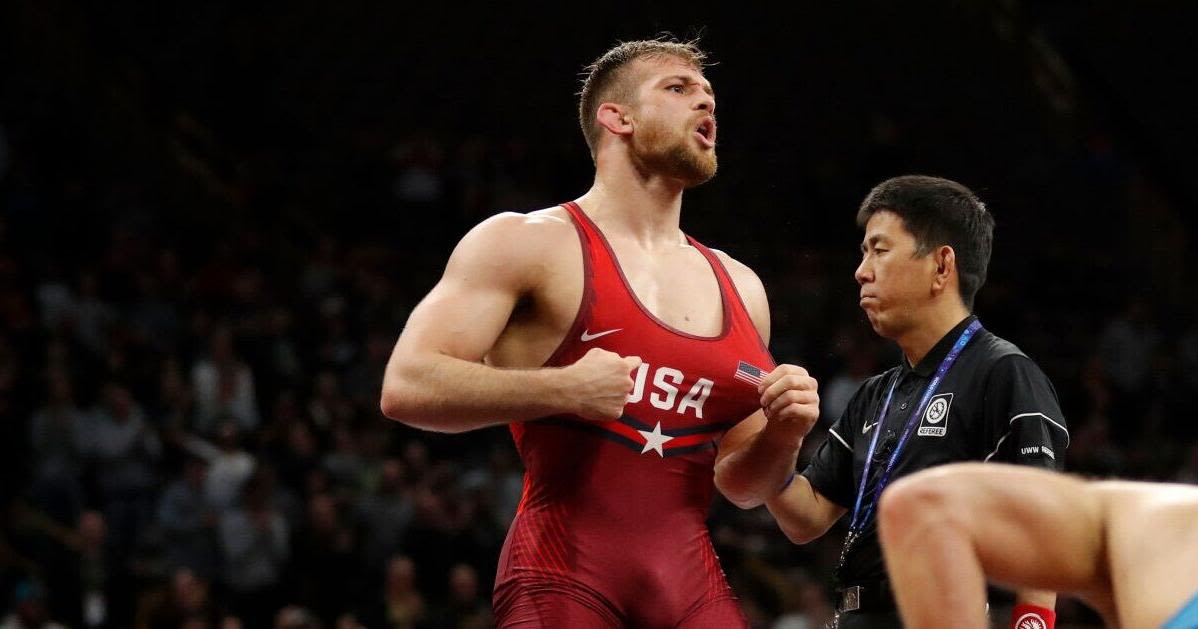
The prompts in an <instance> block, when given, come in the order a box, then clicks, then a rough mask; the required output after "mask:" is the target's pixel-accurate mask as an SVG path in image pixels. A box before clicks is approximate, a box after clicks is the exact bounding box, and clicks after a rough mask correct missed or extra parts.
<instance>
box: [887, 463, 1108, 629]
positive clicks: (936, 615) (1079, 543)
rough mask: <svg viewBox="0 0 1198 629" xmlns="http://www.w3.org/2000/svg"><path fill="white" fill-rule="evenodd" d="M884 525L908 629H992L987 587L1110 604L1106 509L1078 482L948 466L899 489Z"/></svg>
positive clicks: (1003, 468) (1023, 471)
mask: <svg viewBox="0 0 1198 629" xmlns="http://www.w3.org/2000/svg"><path fill="white" fill-rule="evenodd" d="M878 517H879V533H880V535H881V541H882V550H883V554H884V555H885V557H886V566H887V570H888V572H889V574H890V581H891V586H892V587H893V588H894V592H895V597H896V599H897V601H898V604H899V608H900V611H901V613H902V617H903V622H904V624H905V625H906V626H908V627H917V628H918V627H977V628H980V627H985V626H988V625H987V624H986V620H985V607H986V589H985V584H986V580H987V578H989V579H990V580H992V581H995V582H998V583H1003V584H1006V585H1009V586H1023V587H1033V588H1044V589H1046V590H1052V591H1064V592H1077V593H1080V594H1083V595H1088V596H1089V600H1090V601H1091V602H1099V601H1101V600H1102V599H1103V598H1104V597H1105V596H1106V595H1109V584H1108V581H1107V575H1106V573H1105V571H1104V569H1103V568H1102V566H1101V561H1102V556H1103V553H1104V552H1105V551H1104V544H1103V525H1102V516H1101V507H1100V505H1099V503H1098V501H1097V499H1096V498H1095V496H1094V494H1093V492H1090V491H1087V488H1086V485H1085V484H1084V483H1083V482H1082V481H1079V480H1077V479H1074V478H1070V477H1067V476H1064V475H1061V474H1055V473H1052V472H1045V471H1041V470H1034V469H1027V468H1023V467H1014V466H1009V465H1000V464H985V465H983V464H979V463H962V464H953V465H945V466H940V467H936V468H932V469H929V470H925V471H923V472H919V473H917V474H912V475H911V476H909V477H906V478H903V479H900V480H898V481H895V483H894V484H893V485H891V486H890V487H889V488H888V489H887V490H886V491H885V493H884V494H883V496H882V502H881V505H880V506H879V516H878ZM1032 602H1033V603H1034V604H1035V602H1034V601H1032Z"/></svg>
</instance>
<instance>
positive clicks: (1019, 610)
mask: <svg viewBox="0 0 1198 629" xmlns="http://www.w3.org/2000/svg"><path fill="white" fill-rule="evenodd" d="M1056 624H1057V613H1056V612H1055V611H1053V610H1051V609H1048V608H1045V607H1040V606H1039V605H1022V604H1021V605H1016V606H1015V611H1013V612H1011V627H1010V629H1053V627H1055V626H1056Z"/></svg>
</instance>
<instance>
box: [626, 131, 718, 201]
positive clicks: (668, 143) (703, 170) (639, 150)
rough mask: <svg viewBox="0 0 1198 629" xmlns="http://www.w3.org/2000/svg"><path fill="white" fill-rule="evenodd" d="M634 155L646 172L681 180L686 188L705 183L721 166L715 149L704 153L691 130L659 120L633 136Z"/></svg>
mask: <svg viewBox="0 0 1198 629" xmlns="http://www.w3.org/2000/svg"><path fill="white" fill-rule="evenodd" d="M692 130H693V129H692ZM632 156H633V159H634V160H636V161H637V163H638V164H639V165H640V166H641V168H642V169H644V170H646V171H648V172H651V173H653V174H655V175H661V176H663V177H669V178H671V179H677V180H679V181H681V182H682V184H683V186H684V187H686V188H693V187H695V186H697V185H699V184H702V183H705V182H706V181H708V180H709V179H711V178H712V177H714V176H715V173H716V170H717V169H718V166H719V164H718V162H717V160H716V156H715V148H714V147H713V148H710V149H706V150H704V149H702V148H700V147H699V146H697V145H696V143H695V141H694V139H693V138H692V137H691V131H690V130H682V131H681V132H680V131H678V130H675V129H670V128H669V127H667V126H666V125H665V124H663V123H662V122H660V121H658V120H650V121H647V122H646V124H644V125H642V126H641V128H640V133H638V134H636V135H634V136H633V137H632Z"/></svg>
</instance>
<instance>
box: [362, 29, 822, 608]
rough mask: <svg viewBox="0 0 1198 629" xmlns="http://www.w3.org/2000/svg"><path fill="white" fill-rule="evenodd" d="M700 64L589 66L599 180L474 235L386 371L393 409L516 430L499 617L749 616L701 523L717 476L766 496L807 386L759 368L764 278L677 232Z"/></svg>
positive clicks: (698, 145)
mask: <svg viewBox="0 0 1198 629" xmlns="http://www.w3.org/2000/svg"><path fill="white" fill-rule="evenodd" d="M703 62H704V53H703V52H702V51H701V50H699V48H697V46H695V45H694V44H693V43H678V42H674V41H666V40H653V41H640V42H628V43H622V44H620V45H618V46H616V47H614V48H612V49H611V50H609V51H608V52H606V53H605V54H604V55H602V56H601V57H600V58H599V59H598V60H597V61H596V62H595V63H594V64H592V65H591V66H589V67H588V68H587V70H586V72H587V77H586V79H585V82H584V85H583V91H582V98H581V103H580V107H579V110H580V124H581V126H582V130H583V134H584V136H585V137H586V140H587V144H588V146H589V147H590V149H591V154H592V157H593V160H594V163H595V180H594V185H593V186H592V187H591V189H590V190H589V191H587V192H586V194H584V195H583V196H581V197H580V198H578V199H577V200H575V201H574V202H570V203H563V204H562V205H560V206H557V207H553V208H549V209H545V210H539V211H535V212H530V213H528V214H516V213H503V214H498V215H496V216H493V217H491V218H489V219H487V220H486V221H483V222H482V223H481V224H479V225H478V226H476V227H475V228H474V229H473V230H471V231H470V232H469V233H468V234H467V235H466V236H465V237H464V238H463V239H462V240H461V242H460V243H459V244H458V246H457V248H456V249H455V250H454V252H453V254H452V255H451V257H450V260H449V262H448V264H447V266H446V269H445V272H444V275H443V277H442V278H441V280H440V282H439V283H438V284H437V285H436V286H435V287H434V288H433V290H432V291H431V292H430V293H429V295H428V296H427V297H425V299H424V300H423V301H422V302H421V303H420V305H419V306H417V307H416V309H415V310H414V311H413V312H412V314H411V316H410V318H409V320H408V323H407V325H406V326H405V328H404V330H403V333H402V334H401V335H400V338H399V341H398V342H397V343H396V346H395V349H394V352H393V354H392V356H391V359H390V361H389V363H388V365H387V370H386V374H385V376H384V381H383V390H382V399H381V408H382V411H383V413H384V414H385V415H386V416H387V417H390V418H392V419H396V420H399V421H402V422H404V423H406V424H409V425H411V426H414V427H417V428H421V429H425V430H433V431H441V432H462V431H467V430H474V429H478V428H484V427H487V426H495V425H503V424H507V425H508V427H509V430H510V431H511V433H512V436H513V439H514V441H515V443H516V447H517V450H518V451H519V453H520V456H521V459H522V460H523V462H524V465H525V469H526V472H525V484H524V494H523V498H522V500H521V503H520V507H519V509H518V512H517V515H516V517H515V518H514V520H513V522H512V526H511V529H510V530H509V532H508V537H507V540H506V542H505V544H504V548H503V552H502V555H501V556H500V559H499V569H498V572H497V574H496V580H495V591H494V601H493V603H494V607H495V618H496V622H497V624H498V626H500V627H508V626H530V627H536V626H544V627H620V626H636V627H743V626H746V621H745V618H744V615H743V613H742V612H741V610H740V607H739V604H738V603H737V601H736V598H735V596H734V595H733V593H732V591H731V589H730V588H729V586H728V584H727V581H726V579H725V577H724V573H723V571H722V569H721V568H720V564H719V560H718V559H717V557H716V555H715V551H714V549H713V547H712V543H711V539H710V535H709V533H708V530H707V527H706V523H705V520H706V518H707V512H708V507H709V505H710V501H711V499H712V496H713V489H714V487H715V486H717V485H718V487H719V489H720V491H721V492H722V493H723V494H724V495H725V496H726V497H727V498H728V499H730V500H731V501H732V502H734V503H736V504H737V505H739V506H742V507H750V506H754V505H758V504H762V503H763V501H764V500H765V499H766V498H767V497H769V496H771V495H773V494H775V493H777V491H778V489H779V487H781V486H782V485H783V484H784V483H785V482H786V481H787V478H788V477H789V476H790V475H791V473H792V472H793V470H794V462H795V458H796V456H797V453H798V450H799V447H800V446H801V444H802V436H803V435H805V434H806V433H807V431H808V430H809V429H810V426H811V424H812V423H813V422H814V421H815V420H816V419H817V417H818V408H819V397H818V395H817V393H816V382H815V380H814V379H812V378H811V377H810V376H809V375H808V374H807V372H806V371H804V370H803V369H802V368H800V367H796V366H791V365H782V366H778V367H775V366H774V362H773V360H772V358H771V357H770V354H769V352H768V350H767V349H766V344H767V343H768V338H769V308H768V303H767V301H766V296H765V291H764V289H763V287H762V284H761V282H760V280H759V279H758V278H757V276H756V275H755V274H754V273H753V272H752V271H751V270H750V269H749V268H748V267H746V266H744V265H743V264H740V263H738V262H736V261H735V260H733V259H732V258H730V257H728V256H727V255H725V254H723V253H721V252H716V251H712V250H710V249H707V248H706V247H704V246H703V245H701V244H699V243H698V242H696V241H695V240H693V239H691V238H689V237H688V236H686V235H685V234H684V233H683V232H682V231H681V229H680V227H679V225H680V214H681V208H682V193H683V191H684V190H686V189H688V188H691V187H694V186H697V185H699V184H701V183H703V182H705V181H707V180H708V179H710V178H711V177H712V176H713V175H714V174H715V171H716V155H715V139H716V122H715V109H716V102H715V95H714V91H713V90H712V87H711V84H710V83H709V82H708V81H707V79H706V78H705V77H704V74H703ZM717 456H718V459H719V464H718V465H717V464H716V460H717ZM713 481H714V482H713Z"/></svg>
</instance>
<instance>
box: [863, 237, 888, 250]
mask: <svg viewBox="0 0 1198 629" xmlns="http://www.w3.org/2000/svg"><path fill="white" fill-rule="evenodd" d="M884 240H887V238H886V236H885V235H884V234H873V235H872V236H869V237H867V238H866V239H865V240H864V241H862V242H861V250H862V251H865V250H866V249H867V248H869V247H872V246H874V245H876V244H878V243H879V242H882V241H884Z"/></svg>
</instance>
